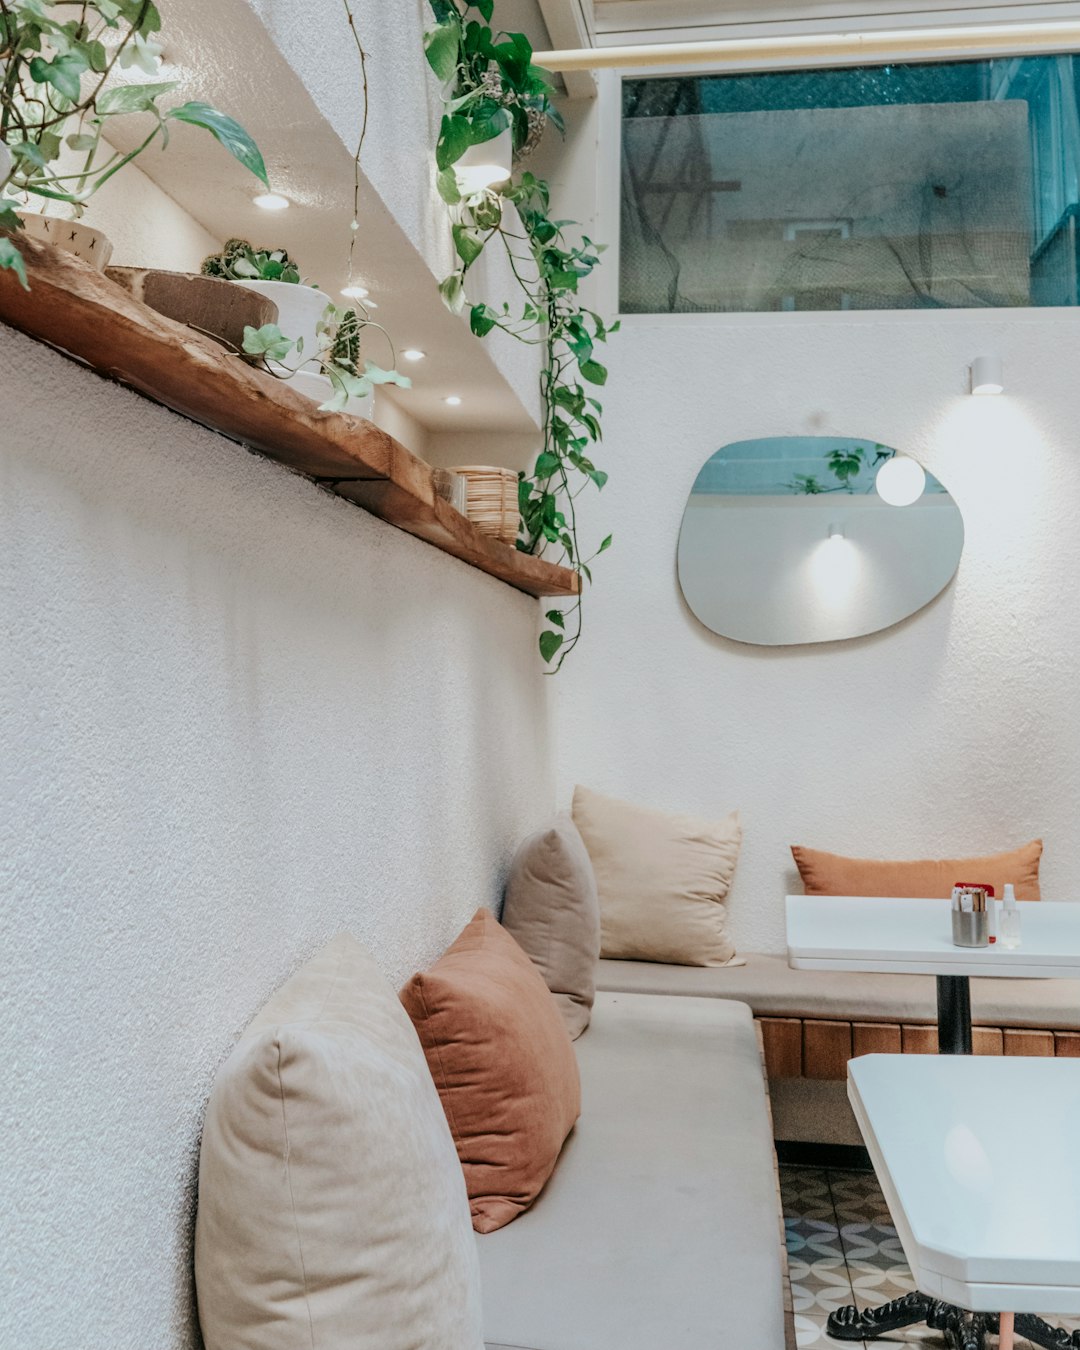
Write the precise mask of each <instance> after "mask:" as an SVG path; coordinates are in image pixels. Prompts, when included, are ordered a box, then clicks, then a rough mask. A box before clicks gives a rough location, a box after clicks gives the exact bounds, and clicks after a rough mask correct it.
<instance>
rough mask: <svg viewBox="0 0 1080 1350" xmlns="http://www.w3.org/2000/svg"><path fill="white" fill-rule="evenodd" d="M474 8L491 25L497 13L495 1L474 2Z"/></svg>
mask: <svg viewBox="0 0 1080 1350" xmlns="http://www.w3.org/2000/svg"><path fill="white" fill-rule="evenodd" d="M473 8H474V9H478V10H479V11H480V13H481V14H482V15H483V16H484V19H485V20H486V22H488V23H490V22H491V17H492V15H493V14H494V13H495V0H473Z"/></svg>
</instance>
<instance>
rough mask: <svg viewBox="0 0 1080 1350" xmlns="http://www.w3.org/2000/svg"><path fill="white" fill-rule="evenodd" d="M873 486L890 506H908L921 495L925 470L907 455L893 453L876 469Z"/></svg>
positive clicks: (924, 483) (924, 480)
mask: <svg viewBox="0 0 1080 1350" xmlns="http://www.w3.org/2000/svg"><path fill="white" fill-rule="evenodd" d="M874 486H875V487H876V488H877V491H878V496H879V497H880V498H881V500H882V501H883V502H887V503H888V504H889V505H890V506H910V505H911V504H912V502H917V501H918V500H919V498H920V497H921V496H922V495H923V489H924V488H925V487H926V470H925V469H924V468H923V466H922V465H921V464H920V463H918V461H917V460H914V459H912V458H911V457H910V456H909V455H894V456H893V457H892V459H887V460H886V461H885V463H884V464H883V465H882V466H881V468H880V469H878V471H877V478H876V479H875V480H874Z"/></svg>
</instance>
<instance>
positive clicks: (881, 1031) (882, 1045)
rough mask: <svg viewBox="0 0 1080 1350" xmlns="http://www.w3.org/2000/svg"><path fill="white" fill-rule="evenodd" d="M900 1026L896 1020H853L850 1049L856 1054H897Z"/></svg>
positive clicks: (898, 1051)
mask: <svg viewBox="0 0 1080 1350" xmlns="http://www.w3.org/2000/svg"><path fill="white" fill-rule="evenodd" d="M900 1048H901V1047H900V1026H899V1023H897V1022H853V1023H852V1024H851V1050H852V1054H853V1055H855V1056H858V1055H898V1054H899V1053H900Z"/></svg>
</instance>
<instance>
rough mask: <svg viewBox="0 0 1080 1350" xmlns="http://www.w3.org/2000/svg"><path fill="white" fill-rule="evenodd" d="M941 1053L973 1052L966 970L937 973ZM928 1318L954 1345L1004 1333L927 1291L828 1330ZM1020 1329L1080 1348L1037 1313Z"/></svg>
mask: <svg viewBox="0 0 1080 1350" xmlns="http://www.w3.org/2000/svg"><path fill="white" fill-rule="evenodd" d="M937 1013H938V1053H939V1054H942V1055H970V1054H971V984H970V982H969V980H968V978H967V977H966V976H965V975H939V976H938V977H937ZM919 1322H925V1323H926V1325H927V1326H928V1327H929V1328H930V1329H931V1330H932V1331H942V1332H944V1333H945V1344H946V1345H947V1346H948V1347H949V1350H984V1347H985V1345H986V1337H987V1336H988V1335H991V1336H996V1335H997V1334H998V1318H997V1315H996V1314H993V1313H970V1312H965V1311H964V1310H963V1309H962V1308H954V1307H953V1306H952V1304H950V1303H942V1302H941V1300H940V1299H936V1298H930V1297H928V1296H927V1295H926V1294H919V1293H914V1294H905V1295H904V1297H903V1298H894V1299H893V1300H892V1301H891V1302H890V1303H883V1304H882V1305H881V1307H880V1308H868V1309H867V1310H866V1312H860V1311H859V1310H858V1308H856V1307H855V1306H854V1305H852V1304H849V1305H848V1306H847V1307H846V1308H837V1310H836V1311H835V1312H834V1313H830V1314H829V1320H828V1322H827V1323H826V1330H827V1331H828V1333H829V1335H830V1336H831V1337H832V1338H833V1339H834V1340H837V1341H874V1340H877V1339H878V1338H879V1337H881V1336H888V1335H889V1334H890V1333H892V1332H894V1331H900V1330H901V1329H902V1328H903V1327H912V1326H915V1325H916V1324H917V1323H919ZM1016 1334H1017V1336H1023V1337H1024V1338H1026V1339H1027V1340H1029V1341H1030V1342H1031V1344H1032V1345H1037V1346H1039V1347H1040V1350H1080V1331H1074V1332H1072V1333H1071V1334H1070V1333H1069V1332H1067V1331H1062V1330H1061V1328H1060V1327H1052V1326H1051V1325H1050V1323H1049V1322H1044V1321H1043V1319H1042V1318H1041V1317H1035V1316H1034V1315H1033V1314H1032V1313H1017V1314H1016Z"/></svg>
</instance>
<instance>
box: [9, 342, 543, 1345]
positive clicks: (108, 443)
mask: <svg viewBox="0 0 1080 1350" xmlns="http://www.w3.org/2000/svg"><path fill="white" fill-rule="evenodd" d="M0 353H2V363H3V369H4V373H5V379H4V380H3V382H2V384H0V424H2V425H3V427H4V435H3V437H2V438H0V630H2V633H3V638H2V641H0V652H2V656H0V672H2V680H0V684H2V689H0V708H2V709H3V716H2V719H0V792H2V796H3V800H4V801H5V803H6V804H7V806H6V808H5V812H4V813H3V816H2V818H0V873H2V875H0V897H2V898H0V910H2V917H0V925H2V930H3V933H4V941H3V943H2V944H0V1025H2V1026H3V1027H4V1040H5V1047H6V1049H7V1051H8V1056H7V1069H6V1075H5V1083H6V1091H5V1093H4V1101H3V1106H2V1108H0V1156H2V1157H3V1159H4V1172H5V1177H4V1181H5V1186H4V1189H5V1203H4V1206H3V1210H2V1218H0V1244H2V1246H3V1250H4V1252H5V1257H4V1261H3V1263H2V1270H0V1306H2V1307H3V1308H4V1314H3V1316H4V1330H3V1334H2V1336H0V1340H2V1341H3V1343H4V1344H5V1345H12V1346H15V1345H18V1346H20V1347H22V1348H23V1350H57V1348H58V1347H61V1346H70V1347H76V1346H77V1347H79V1350H106V1348H107V1350H145V1347H149V1346H154V1347H158V1348H159V1350H166V1347H169V1348H170V1350H182V1348H186V1347H189V1346H195V1345H196V1344H197V1333H196V1331H195V1323H194V1315H193V1301H192V1289H191V1269H190V1267H191V1224H192V1217H193V1200H194V1193H195V1180H196V1164H197V1151H198V1140H199V1133H200V1128H201V1122H202V1117H203V1111H204V1107H205V1102H206V1098H207V1095H208V1093H209V1090H210V1086H211V1082H212V1080H213V1076H214V1073H215V1071H216V1069H217V1067H218V1065H219V1064H220V1063H221V1061H222V1060H223V1059H224V1058H225V1056H226V1055H227V1054H228V1053H229V1050H230V1048H231V1047H232V1045H233V1044H234V1042H235V1040H236V1037H237V1036H238V1034H239V1033H240V1032H241V1030H242V1029H243V1028H244V1026H245V1025H246V1024H247V1022H248V1021H249V1019H250V1018H251V1017H252V1015H253V1014H254V1013H255V1012H256V1011H257V1010H258V1009H259V1008H260V1006H261V1005H262V1004H263V1003H264V1002H265V1000H266V999H267V997H268V996H269V995H270V994H271V992H272V991H273V990H274V989H275V988H276V987H277V986H279V985H280V984H281V982H282V981H283V980H284V979H285V978H286V977H287V976H288V975H289V974H290V973H291V972H292V971H293V970H294V969H295V968H296V967H297V966H298V965H299V964H300V963H301V962H302V961H303V960H304V959H305V958H306V957H308V956H309V955H310V954H311V953H312V952H314V951H315V950H317V949H318V948H319V947H320V946H321V945H322V944H323V943H325V942H326V941H327V940H328V939H329V938H330V937H332V936H333V935H334V934H335V933H336V932H338V931H340V930H341V929H343V928H347V929H349V930H351V931H352V932H353V933H355V934H356V936H357V937H358V938H359V939H360V940H361V941H363V942H365V943H366V944H367V945H368V946H369V947H370V948H371V950H372V951H373V952H374V954H375V956H376V958H377V959H378V961H379V962H380V964H381V966H382V967H383V969H384V971H385V972H386V973H387V975H388V976H389V977H390V979H391V980H392V981H394V982H401V981H403V980H404V979H405V978H406V977H407V976H408V975H409V974H410V973H411V972H412V971H413V970H414V969H416V968H417V967H418V966H420V965H422V964H424V963H426V962H428V961H430V960H431V959H433V958H434V957H435V956H436V955H438V953H439V952H440V951H441V950H442V949H443V948H444V947H445V946H446V945H447V943H448V942H450V941H451V940H452V939H453V937H454V936H455V935H456V933H457V932H458V931H459V930H460V928H461V927H462V925H463V924H464V923H465V922H466V921H467V920H468V918H469V917H470V915H471V914H472V913H473V912H474V911H475V909H476V908H477V907H478V906H480V905H482V904H487V905H492V906H494V905H497V904H498V902H499V900H500V898H501V886H502V881H503V876H504V872H505V868H506V865H507V862H508V859H509V857H510V854H511V852H512V850H513V848H514V847H515V846H516V844H517V842H518V841H519V840H520V838H521V837H522V835H523V834H525V833H526V832H528V831H529V830H530V829H532V828H535V827H536V826H537V825H538V824H539V823H541V821H542V820H543V818H544V817H545V815H546V814H547V813H548V812H549V811H550V809H551V807H552V805H553V776H552V767H551V764H550V761H549V740H550V737H549V729H548V721H547V698H548V687H549V686H548V683H547V682H546V681H545V679H544V677H543V675H542V673H541V667H540V662H539V660H538V658H537V655H536V619H537V606H536V602H535V601H533V600H530V599H528V598H526V597H525V596H523V595H520V594H519V593H517V592H516V591H513V590H511V589H510V588H508V587H506V586H504V585H502V584H500V583H499V582H497V581H495V580H493V579H492V578H489V577H486V576H484V575H483V574H481V573H479V572H476V571H474V570H473V569H471V568H469V567H467V566H465V565H464V564H463V563H459V562H457V561H455V560H453V559H451V558H449V557H447V556H446V555H445V554H443V553H440V552H438V551H437V550H435V549H433V548H431V547H429V546H427V545H425V544H423V543H421V542H419V541H418V540H414V539H411V538H409V537H408V536H406V535H404V534H402V533H400V532H398V531H396V530H394V529H393V528H391V527H390V526H388V525H386V524H384V523H382V522H381V521H378V520H376V519H374V518H373V517H371V516H369V515H367V514H365V513H364V512H363V511H359V510H357V509H355V508H353V507H351V506H349V505H348V504H347V503H345V502H342V501H340V500H338V499H335V498H333V497H331V496H329V495H328V494H326V493H324V492H321V491H319V490H318V489H317V488H315V487H314V486H313V485H312V484H311V483H309V482H307V481H306V480H304V479H302V478H300V477H298V476H295V475H293V474H290V473H289V472H288V471H286V470H285V469H283V468H281V467H278V466H276V465H273V464H270V463H268V462H266V461H264V460H261V459H259V458H257V457H255V456H253V455H249V454H247V453H245V452H244V451H243V450H241V449H240V448H239V447H238V446H236V445H233V444H231V443H230V442H227V441H225V440H223V439H222V438H221V437H218V436H216V435H214V434H212V433H211V432H208V431H206V430H204V429H201V428H198V427H195V426H193V425H192V424H190V423H188V422H186V421H184V420H182V419H181V418H179V417H177V416H175V415H173V414H172V413H169V412H167V411H165V410H164V409H161V408H158V407H156V406H155V405H153V404H151V403H148V402H146V401H144V400H142V399H140V398H138V397H137V396H136V395H134V394H132V393H129V392H127V391H124V390H122V389H119V388H116V387H113V386H111V385H109V384H107V383H106V382H104V381H102V380H99V379H98V378H96V377H95V376H93V375H91V374H90V373H88V372H86V371H83V370H81V369H79V368H78V367H77V366H75V365H73V364H71V363H70V362H67V361H65V360H64V359H63V358H62V357H60V356H58V355H56V354H54V353H52V352H49V351H47V350H45V349H44V348H42V347H40V346H38V345H36V344H34V343H33V342H31V341H30V340H28V339H25V338H23V337H21V336H19V335H16V334H13V333H11V332H10V331H8V330H6V329H4V330H0Z"/></svg>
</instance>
